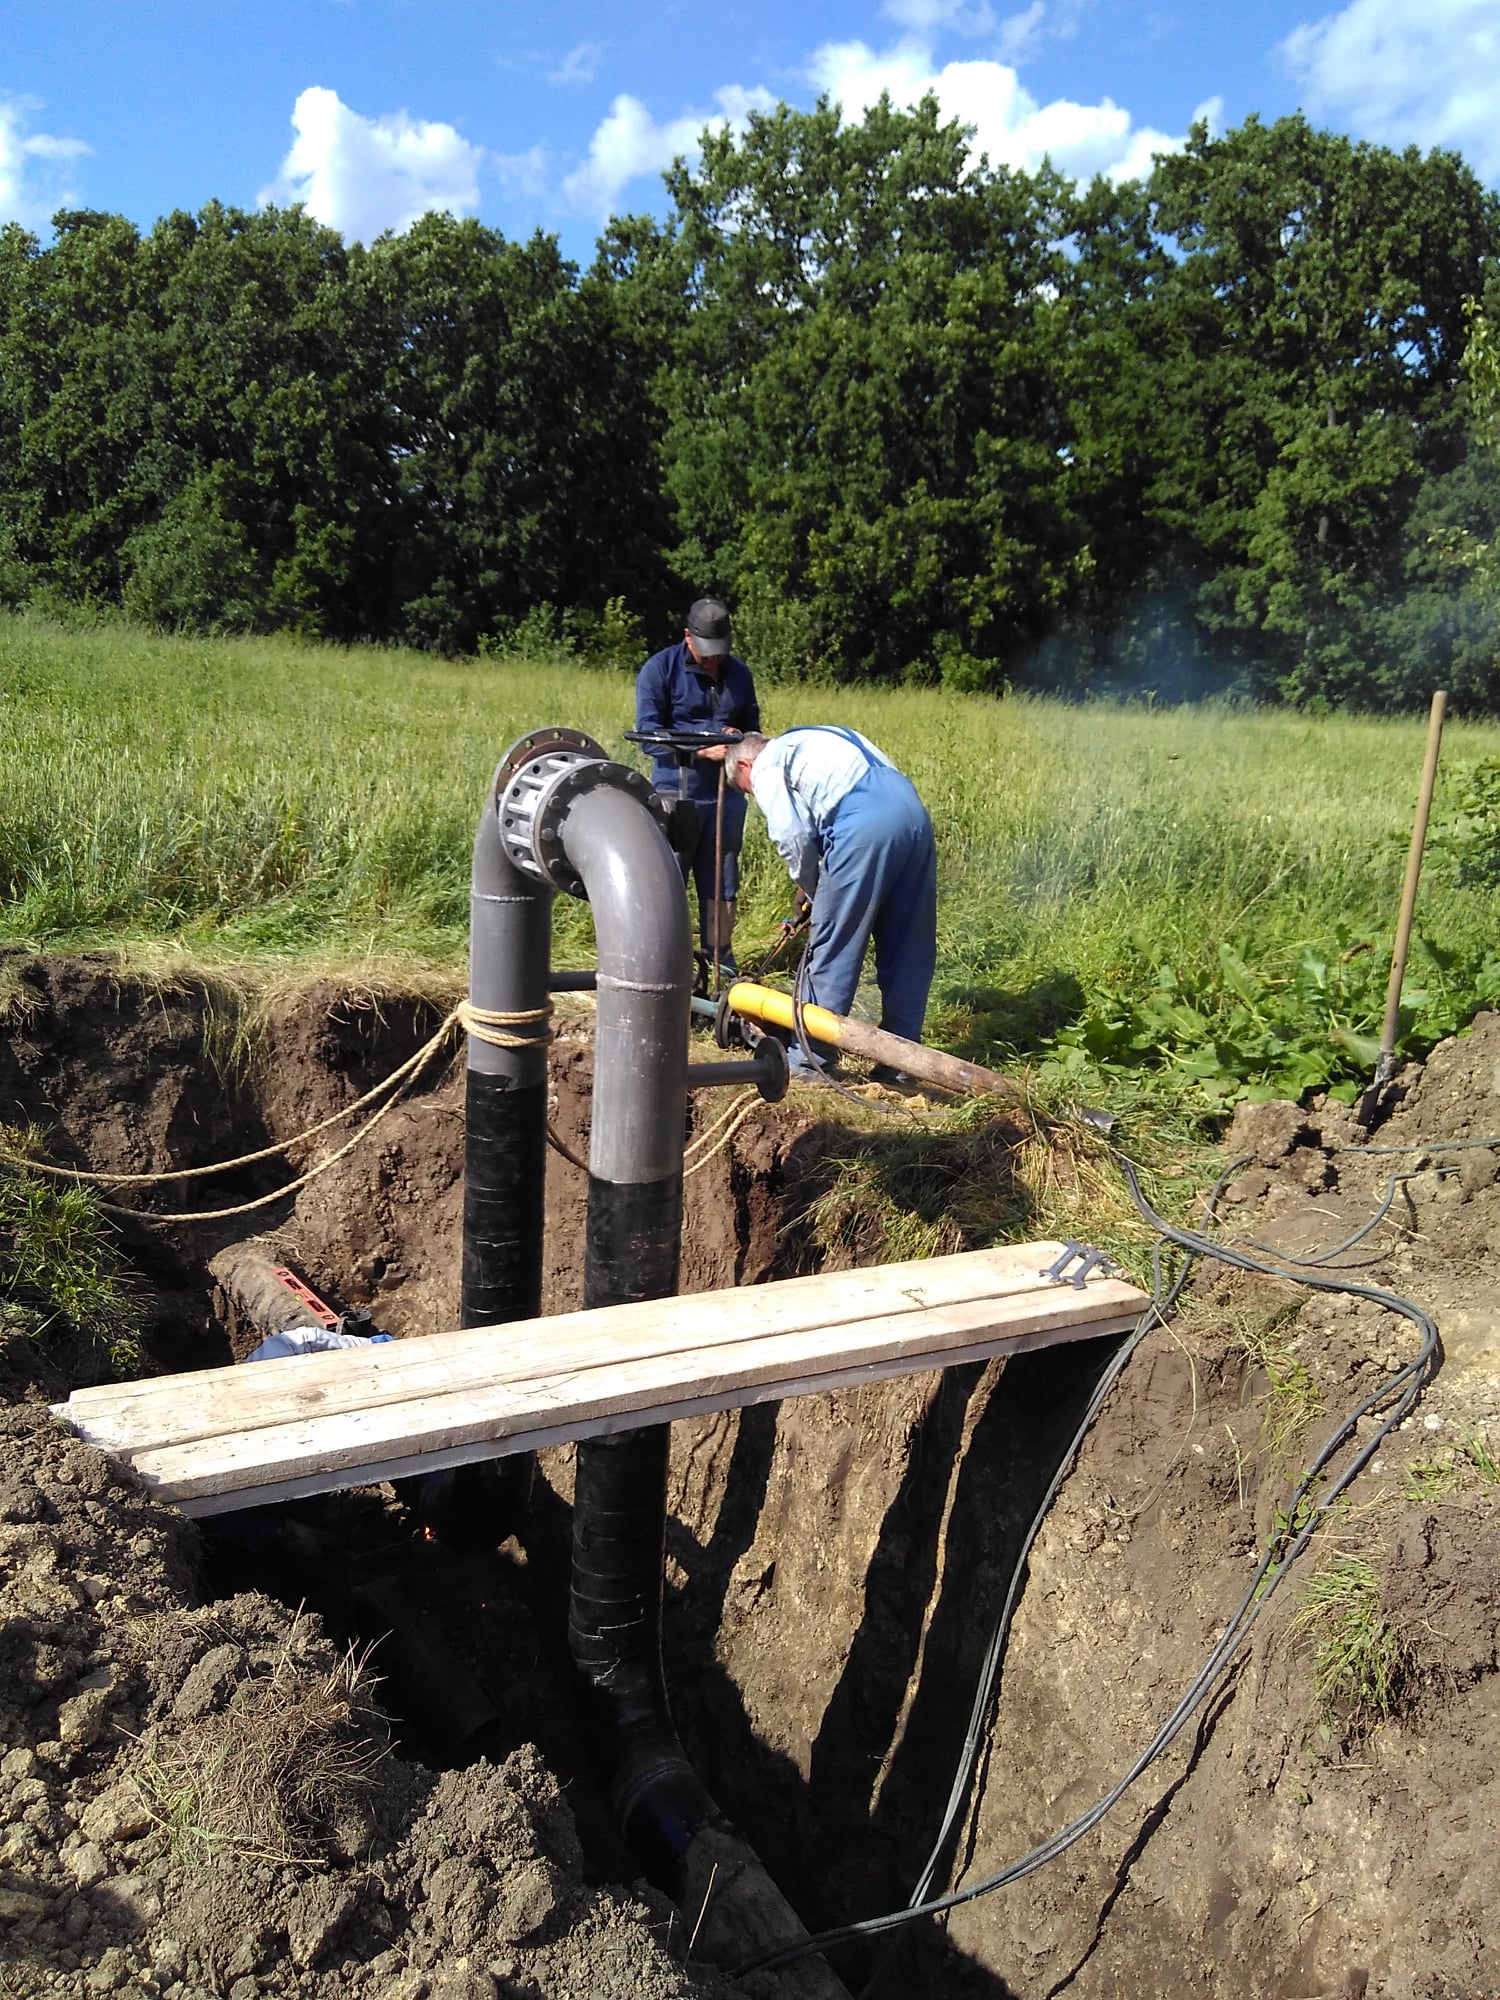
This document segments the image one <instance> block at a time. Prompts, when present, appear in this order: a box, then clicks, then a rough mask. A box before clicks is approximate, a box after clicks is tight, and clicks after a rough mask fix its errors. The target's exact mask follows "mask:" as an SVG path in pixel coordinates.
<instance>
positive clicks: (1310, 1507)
mask: <svg viewBox="0 0 1500 2000" xmlns="http://www.w3.org/2000/svg"><path fill="white" fill-rule="evenodd" d="M1114 1157H1115V1160H1116V1162H1117V1164H1118V1165H1119V1167H1120V1170H1121V1173H1122V1174H1123V1175H1124V1178H1125V1182H1126V1186H1127V1189H1128V1191H1129V1193H1130V1198H1131V1201H1132V1202H1133V1203H1134V1205H1135V1208H1136V1211H1137V1213H1138V1214H1139V1215H1141V1217H1142V1218H1143V1219H1144V1220H1145V1221H1146V1222H1147V1223H1148V1224H1149V1225H1150V1226H1151V1227H1152V1228H1153V1229H1154V1230H1155V1231H1156V1233H1157V1235H1158V1237H1159V1239H1160V1240H1161V1241H1162V1242H1163V1243H1170V1244H1175V1245H1176V1246H1177V1248H1179V1249H1181V1250H1183V1251H1185V1252H1186V1253H1187V1254H1188V1259H1189V1262H1192V1261H1196V1260H1197V1259H1199V1258H1204V1257H1208V1258H1213V1259H1214V1260H1216V1261H1217V1262H1220V1263H1224V1264H1228V1265H1229V1266H1230V1267H1231V1268H1232V1269H1235V1270H1241V1271H1251V1272H1255V1273H1257V1274H1258V1275H1260V1276H1266V1277H1280V1278H1286V1279H1287V1280H1288V1281H1289V1282H1291V1283H1294V1284H1300V1285H1303V1286H1306V1287H1307V1288H1308V1289H1309V1290H1311V1291H1318V1292H1331V1293H1337V1294H1342V1295H1344V1296H1346V1297H1351V1298H1359V1299H1366V1300H1369V1301H1371V1302H1372V1303H1374V1304H1375V1305H1378V1306H1380V1307H1382V1308H1384V1309H1385V1310H1386V1311H1388V1312H1394V1313H1397V1314H1399V1315H1400V1316H1401V1317H1402V1318H1403V1319H1408V1320H1410V1321H1411V1322H1412V1324H1413V1325H1414V1326H1415V1327H1416V1328H1417V1330H1418V1332H1419V1334H1420V1336H1421V1343H1420V1346H1419V1348H1418V1351H1417V1354H1416V1356H1415V1357H1414V1358H1413V1359H1412V1360H1411V1361H1408V1362H1407V1363H1406V1364H1405V1365H1404V1366H1403V1367H1402V1368H1401V1369H1399V1370H1398V1371H1397V1373H1396V1374H1395V1375H1393V1376H1390V1377H1388V1378H1387V1380H1386V1381H1385V1382H1383V1383H1382V1384H1381V1386H1380V1387H1379V1388H1378V1389H1377V1390H1375V1391H1374V1392H1373V1394H1371V1395H1369V1396H1367V1397H1366V1398H1365V1399H1364V1401H1363V1402H1361V1403H1360V1404H1359V1405H1358V1406H1357V1407H1356V1408H1355V1409H1354V1410H1352V1411H1351V1412H1350V1413H1349V1414H1348V1415H1347V1416H1346V1417H1345V1418H1344V1419H1343V1421H1342V1422H1341V1423H1340V1424H1339V1425H1338V1427H1337V1428H1336V1429H1335V1430H1334V1431H1333V1432H1332V1433H1331V1434H1330V1436H1329V1437H1328V1439H1327V1440H1326V1441H1325V1443H1324V1444H1323V1446H1322V1448H1321V1449H1320V1450H1319V1451H1318V1453H1317V1455H1316V1456H1315V1457H1314V1459H1313V1461H1312V1463H1311V1464H1310V1465H1309V1467H1308V1468H1307V1470H1306V1471H1305V1472H1304V1473H1303V1475H1302V1477H1301V1479H1300V1480H1299V1481H1298V1482H1297V1485H1296V1486H1295V1488H1294V1489H1293V1491H1292V1494H1291V1497H1290V1501H1289V1504H1288V1505H1287V1507H1286V1508H1285V1509H1284V1510H1283V1511H1282V1512H1281V1514H1280V1515H1279V1517H1278V1527H1277V1529H1276V1532H1275V1533H1274V1534H1273V1535H1272V1537H1271V1539H1270V1541H1269V1543H1268V1544H1267V1546H1266V1549H1265V1551H1264V1553H1263V1554H1262V1556H1261V1559H1260V1562H1259V1563H1258V1564H1257V1566H1256V1571H1255V1575H1254V1576H1253V1577H1252V1578H1251V1580H1250V1583H1249V1586H1248V1588H1247V1589H1246V1591H1245V1594H1244V1596H1243V1597H1242V1598H1241V1599H1240V1602H1239V1604H1238V1606H1237V1607H1236V1608H1235V1610H1234V1612H1233V1614H1232V1615H1231V1617H1230V1618H1229V1620H1228V1621H1227V1623H1226V1624H1225V1627H1224V1630H1223V1632H1222V1633H1221V1634H1220V1637H1219V1640H1218V1642H1217V1644H1216V1645H1215V1646H1214V1648H1213V1650H1212V1652H1211V1653H1210V1654H1209V1657H1208V1659H1207V1660H1206V1661H1205V1662H1204V1664H1203V1666H1202V1667H1201V1668H1200V1669H1199V1671H1198V1673H1197V1674H1196V1675H1195V1676H1194V1678H1193V1680H1192V1681H1191V1682H1190V1683H1189V1685H1188V1687H1187V1689H1186V1691H1185V1692H1184V1694H1183V1695H1182V1697H1181V1699H1180V1700H1179V1701H1178V1703H1177V1706H1176V1707H1175V1708H1174V1709H1173V1710H1172V1712H1171V1714H1170V1715H1169V1716H1168V1717H1167V1719H1166V1721H1165V1722H1164V1723H1163V1724H1162V1725H1161V1727H1160V1729H1158V1731H1157V1733H1156V1735H1155V1736H1154V1737H1153V1738H1152V1739H1151V1741H1150V1743H1149V1744H1148V1745H1147V1746H1146V1748H1145V1750H1143V1751H1142V1753H1141V1755H1140V1756H1139V1757H1138V1758H1137V1759H1136V1761H1135V1763H1134V1764H1132V1765H1131V1767H1130V1769H1129V1770H1128V1771H1126V1773H1125V1774H1124V1776H1123V1777H1121V1778H1120V1779H1119V1780H1117V1782H1116V1783H1115V1784H1114V1785H1113V1786H1111V1788H1110V1789H1109V1791H1107V1792H1106V1793H1105V1794H1104V1795H1103V1796H1102V1797H1101V1798H1099V1799H1097V1800H1096V1801H1095V1802H1094V1804H1093V1805H1092V1806H1090V1807H1089V1809H1088V1811H1087V1812H1085V1813H1083V1814H1081V1815H1080V1816H1079V1817H1078V1818H1077V1819H1075V1820H1073V1821H1071V1822H1070V1823H1069V1824H1068V1825H1067V1826H1065V1827H1062V1828H1060V1829H1059V1830H1058V1832H1056V1833H1054V1834H1052V1835H1051V1836H1050V1837H1049V1838H1048V1839H1046V1840H1044V1841H1042V1842H1040V1843H1039V1844H1038V1845H1037V1846H1036V1847H1033V1848H1031V1849H1030V1850H1029V1852H1027V1853H1026V1854H1023V1855H1021V1856H1020V1857H1019V1858H1018V1859H1016V1860H1015V1861H1012V1862H1010V1863H1008V1864H1007V1866H1005V1867H1004V1868H1001V1869H997V1870H996V1871H995V1872H994V1873H992V1874H990V1875H986V1876H985V1877H983V1878H982V1879H981V1880H980V1881H978V1882H971V1883H970V1884H969V1885H968V1886H967V1887H966V1888H962V1889H952V1890H949V1891H948V1893H947V1894H946V1895H942V1896H930V1897H927V1898H925V1899H924V1900H923V1901H921V1902H917V1903H912V1904H910V1905H909V1906H908V1907H907V1908H906V1909H904V1910H896V1911H891V1912H889V1913H887V1914H885V1915H883V1916H878V1917H866V1918H863V1919H861V1920H860V1921H858V1922H856V1923H852V1924H845V1925H842V1926H840V1927H839V1928H837V1929H834V1930H828V1931H822V1932H820V1933H818V1934H817V1935H816V1936H814V1937H810V1938H807V1939H805V1940H803V1941H802V1942H800V1943H798V1944H795V1945H788V1946H784V1947H783V1948H782V1949H781V1950H779V1951H775V1952H769V1953H767V1954H765V1955H764V1956H762V1957H761V1958H758V1959H756V1960H755V1961H754V1962H753V1963H752V1964H749V1965H745V1966H742V1967H740V1968H739V1975H740V1976H743V1975H744V1974H746V1973H750V1972H759V1971H769V1970H771V1969H773V1968H775V1967H777V1966H782V1965H790V1964H793V1963H794V1962H795V1961H797V1960H798V1959H802V1958H807V1957H810V1956H811V1955H812V1954H814V1953H816V1952H822V1951H827V1950H830V1949H832V1948H833V1947H835V1946H837V1945H841V1944H850V1943H853V1942H855V1941H856V1940H857V1939H862V1938H869V1937H875V1936H879V1935H881V1934H882V1933H884V1932H886V1931H891V1930H897V1929H899V1928H901V1927H902V1926H904V1925H906V1924H909V1923H912V1922H914V1921H915V1920H916V1919H917V1918H918V1917H925V1916H938V1915H940V1914H941V1913H942V1912H944V1911H945V1910H952V1909H957V1908H958V1907H960V1905H962V1904H964V1903H971V1902H974V1901H976V1900H977V1899H978V1898H979V1897H981V1896H986V1895H989V1894H991V1893H992V1892H993V1891H994V1890H996V1889H1000V1888H1004V1887H1005V1886H1007V1885H1008V1884H1009V1883H1011V1882H1017V1881H1020V1880H1022V1879H1023V1878H1024V1877H1025V1876H1027V1875H1031V1874H1034V1873H1035V1872H1036V1871H1037V1870H1038V1869H1039V1868H1043V1867H1045V1866H1046V1865H1047V1863H1048V1862H1049V1861H1053V1860H1055V1859H1056V1858H1057V1856H1058V1855H1060V1854H1063V1853H1065V1852H1066V1851H1067V1849H1068V1848H1070V1847H1072V1846H1073V1845H1074V1844H1075V1843H1076V1842H1077V1841H1078V1840H1080V1839H1082V1837H1083V1835H1084V1834H1086V1833H1088V1832H1089V1831H1090V1830H1091V1829H1092V1828H1093V1827H1095V1826H1097V1825H1098V1823H1099V1822H1100V1820H1102V1819H1103V1818H1104V1817H1105V1815H1106V1814H1107V1813H1109V1812H1110V1811H1111V1810H1112V1809H1113V1807H1114V1806H1115V1805H1116V1804H1118V1802H1119V1800H1120V1799H1121V1798H1122V1797H1123V1796H1124V1795H1125V1793H1126V1792H1127V1791H1128V1790H1129V1789H1130V1787H1131V1786H1132V1785H1133V1784H1134V1783H1135V1781H1136V1779H1137V1778H1139V1777H1140V1776H1141V1774H1142V1773H1143V1772H1144V1771H1146V1770H1147V1769H1149V1767H1150V1766H1151V1764H1153V1763H1154V1762H1155V1760H1156V1759H1157V1758H1158V1757H1159V1756H1160V1755H1161V1753H1162V1751H1163V1750H1165V1749H1166V1748H1167V1747H1168V1746H1169V1745H1170V1744H1171V1743H1172V1742H1173V1741H1174V1740H1175V1738H1176V1737H1177V1736H1178V1735H1179V1734H1180V1733H1181V1731H1182V1729H1183V1728H1184V1726H1185V1725H1186V1723H1187V1722H1188V1721H1189V1720H1190V1719H1191V1718H1192V1716H1193V1714H1194V1713H1195V1712H1196V1710H1197V1709H1198V1708H1199V1707H1201V1705H1202V1704H1203V1702H1204V1701H1205V1700H1206V1699H1207V1698H1208V1696H1209V1695H1210V1694H1211V1693H1212V1692H1213V1690H1214V1689H1215V1688H1216V1687H1217V1686H1218V1685H1219V1684H1220V1683H1221V1682H1222V1680H1223V1679H1224V1677H1225V1676H1226V1674H1227V1673H1228V1671H1229V1669H1230V1667H1231V1666H1232V1665H1233V1663H1234V1660H1235V1658H1236V1655H1237V1654H1238V1653H1239V1651H1240V1649H1241V1647H1242V1646H1243V1645H1244V1642H1245V1640H1246V1638H1247V1637H1248V1635H1249V1632H1250V1629H1251V1627H1252V1626H1253V1625H1254V1623H1255V1621H1256V1619H1257V1618H1258V1617H1259V1616H1260V1614H1261V1612H1262V1611H1263V1610H1264V1609H1265V1607H1266V1605H1267V1604H1268V1603H1269V1602H1270V1600H1271V1597H1272V1595H1273V1594H1274V1592H1275V1590H1276V1588H1277V1586H1278V1585H1279V1584H1280V1582H1281V1580H1282V1578H1283V1577H1284V1576H1285V1575H1286V1573H1287V1571H1288V1569H1289V1568H1290V1567H1291V1565H1292V1564H1293V1563H1294V1562H1295V1561H1296V1559H1297V1557H1298V1556H1299V1555H1300V1554H1301V1553H1302V1551H1303V1549H1305V1548H1306V1546H1307V1544H1308V1542H1309V1541H1310V1540H1311V1539H1312V1537H1313V1535H1314V1534H1315V1533H1316V1532H1317V1530H1318V1528H1319V1527H1321V1526H1322V1524H1323V1522H1324V1521H1325V1520H1326V1519H1327V1517H1328V1515H1329V1513H1330V1512H1331V1511H1332V1509H1333V1507H1334V1505H1335V1503H1336V1502H1337V1500H1338V1499H1339V1497H1340V1495H1342V1494H1343V1493H1344V1492H1345V1491H1346V1489H1347V1488H1348V1487H1349V1486H1350V1485H1351V1484H1352V1483H1353V1482H1354V1480H1355V1479H1356V1478H1358V1476H1359V1474H1360V1473H1361V1472H1363V1471H1364V1469H1365V1467H1366V1466H1367V1465H1368V1464H1369V1462H1370V1460H1371V1459H1372V1458H1373V1457H1374V1455H1375V1453H1376V1452H1377V1451H1378V1450H1379V1448H1380V1446H1381V1444H1382V1443H1383V1442H1384V1440H1385V1438H1386V1437H1387V1436H1388V1435H1389V1434H1390V1432H1391V1431H1392V1430H1393V1429H1394V1428H1395V1427H1396V1425H1397V1424H1399V1423H1402V1422H1404V1420H1405V1419H1406V1418H1407V1417H1408V1416H1409V1415H1410V1414H1411V1412H1412V1410H1413V1409H1415V1407H1416V1405H1417V1402H1418V1400H1419V1399H1420V1396H1421V1393H1422V1389H1423V1387H1424V1385H1425V1383H1426V1381H1427V1378H1428V1376H1429V1374H1430V1372H1431V1371H1432V1369H1433V1367H1434V1366H1435V1364H1436V1362H1437V1360H1438V1357H1439V1354H1440V1351H1441V1350H1440V1346H1439V1341H1438V1330H1437V1324H1436V1322H1435V1321H1434V1320H1433V1318H1432V1316H1431V1315H1430V1314H1429V1313H1427V1312H1425V1311H1424V1310H1423V1309H1422V1307H1421V1306H1419V1305H1417V1304H1416V1303H1415V1302H1414V1301H1413V1300H1411V1299H1406V1298H1402V1297H1401V1296H1400V1294H1399V1293H1396V1292H1388V1291H1384V1290H1381V1289H1380V1288H1379V1287H1376V1286H1373V1285H1361V1284H1355V1283H1354V1282H1353V1281H1351V1280H1349V1279H1347V1278H1335V1277H1321V1276H1318V1275H1316V1274H1314V1273H1312V1272H1308V1271H1300V1270H1294V1269H1293V1270H1289V1269H1286V1268H1283V1267H1282V1266H1280V1265H1278V1264H1275V1263H1272V1262H1270V1261H1268V1260H1266V1259H1263V1258H1260V1257H1256V1256H1252V1255H1251V1254H1250V1253H1249V1252H1247V1251H1243V1250H1239V1249H1236V1248H1235V1247H1234V1246H1233V1245H1230V1244H1224V1243H1216V1242H1214V1241H1213V1240H1212V1239H1211V1238H1210V1237H1207V1236H1204V1235H1201V1234H1199V1233H1198V1232H1197V1231H1194V1230H1188V1229H1179V1228H1178V1227H1176V1225H1175V1224H1172V1223H1169V1222H1168V1221H1167V1220H1166V1218H1165V1217H1164V1216H1161V1215H1159V1214H1158V1213H1157V1212H1156V1210H1155V1209H1153V1208H1152V1207H1151V1205H1150V1203H1149V1202H1148V1201H1147V1200H1146V1197H1145V1195H1144V1194H1143V1193H1142V1191H1141V1185H1140V1181H1139V1178H1138V1176H1137V1173H1136V1170H1135V1167H1134V1165H1133V1164H1132V1162H1131V1161H1130V1160H1128V1159H1127V1158H1126V1157H1125V1156H1124V1155H1123V1154H1121V1153H1116V1154H1115V1156H1114ZM1231 1171H1232V1170H1231ZM1174 1296H1175V1293H1174ZM1091 1407H1092V1399H1091ZM1377 1409H1383V1410H1384V1415H1383V1417H1382V1419H1381V1421H1380V1422H1379V1423H1378V1424H1377V1425H1376V1426H1375V1428H1374V1429H1373V1430H1372V1431H1371V1433H1370V1435H1369V1436H1368V1437H1367V1438H1366V1439H1365V1441H1364V1442H1363V1444H1361V1445H1360V1446H1359V1448H1358V1449H1357V1450H1356V1451H1355V1452H1354V1454H1353V1455H1352V1457H1350V1459H1349V1460H1348V1462H1347V1463H1346V1464H1345V1465H1344V1466H1343V1468H1342V1469H1341V1470H1340V1471H1338V1472H1337V1473H1336V1474H1333V1475H1332V1476H1329V1477H1327V1483H1326V1484H1325V1483H1324V1482H1325V1476H1326V1475H1328V1468H1329V1467H1330V1465H1331V1463H1332V1461H1333V1459H1334V1458H1335V1457H1336V1456H1337V1455H1338V1453H1339V1452H1340V1451H1341V1450H1342V1448H1343V1447H1344V1446H1345V1445H1346V1444H1347V1443H1348V1442H1349V1440H1350V1439H1351V1437H1353V1438H1357V1434H1358V1427H1359V1425H1360V1423H1361V1421H1362V1420H1363V1419H1364V1418H1366V1417H1367V1416H1370V1415H1371V1414H1372V1413H1373V1412H1374V1411H1376V1410H1377ZM1315 1495H1316V1497H1314V1496H1315ZM1023 1560H1024V1558H1023ZM1008 1603H1009V1600H1008ZM986 1706H987V1704H986Z"/></svg>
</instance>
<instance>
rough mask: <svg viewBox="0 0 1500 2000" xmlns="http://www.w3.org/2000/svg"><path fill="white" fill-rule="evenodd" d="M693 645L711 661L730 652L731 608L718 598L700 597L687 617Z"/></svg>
mask: <svg viewBox="0 0 1500 2000" xmlns="http://www.w3.org/2000/svg"><path fill="white" fill-rule="evenodd" d="M687 628H688V631H689V632H690V633H691V634H692V639H693V644H694V646H695V647H696V648H697V649H698V651H699V652H700V653H704V654H706V655H707V656H708V658H710V659H714V658H717V657H718V655H719V654H721V653H727V652H728V651H729V606H728V605H727V604H724V603H722V602H721V601H720V600H719V599H718V598H717V597H700V598H699V599H698V602H697V603H696V604H695V605H694V606H693V608H692V610H691V611H690V612H689V613H688V615H687Z"/></svg>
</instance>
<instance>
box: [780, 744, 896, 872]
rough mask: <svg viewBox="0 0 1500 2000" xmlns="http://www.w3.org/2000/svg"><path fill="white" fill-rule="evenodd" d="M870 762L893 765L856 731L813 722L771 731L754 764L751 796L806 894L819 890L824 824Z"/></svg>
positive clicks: (865, 770)
mask: <svg viewBox="0 0 1500 2000" xmlns="http://www.w3.org/2000/svg"><path fill="white" fill-rule="evenodd" d="M872 764H884V765H886V766H887V767H888V768H889V769H891V770H894V769H895V766H894V765H893V764H892V763H891V760H890V758H889V757H887V756H886V754H885V752H884V751H883V750H878V749H877V748H876V747H875V745H874V744H873V743H871V742H870V740H869V739H868V737H864V736H861V735H860V734H859V733H858V731H856V730H853V729H833V728H827V727H823V728H817V727H812V728H806V729H787V730H783V732H782V733H781V735H780V736H773V737H772V738H771V739H770V741H769V742H768V743H767V744H766V747H765V749H764V750H762V751H761V753H760V755H759V756H758V757H757V758H756V760H755V762H754V763H753V764H752V765H751V767H750V793H751V796H752V798H753V799H754V800H755V803H756V804H757V805H758V806H759V807H760V809H761V811H762V812H763V813H764V814H765V816H766V831H767V832H768V833H769V834H770V836H771V838H772V840H773V841H774V842H775V843H776V847H777V851H778V852H779V853H780V855H781V858H782V860H783V861H784V862H785V863H786V865H787V870H788V872H789V873H790V875H791V878H792V880H793V881H794V882H795V883H797V885H798V886H799V888H801V889H802V891H803V892H804V894H806V895H808V896H813V895H816V893H817V888H818V865H819V860H820V857H821V855H822V851H823V842H822V834H823V831H824V829H825V828H826V827H827V825H828V823H829V821H830V820H831V819H832V818H833V815H834V814H835V812H837V810H838V808H839V805H840V803H841V801H842V800H843V799H844V798H845V797H847V795H848V794H849V793H850V792H852V791H853V789H854V787H855V786H856V785H857V784H858V783H859V781H860V779H861V778H862V777H864V775H865V773H866V772H867V771H868V770H869V768H870V766H871V765H872Z"/></svg>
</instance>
